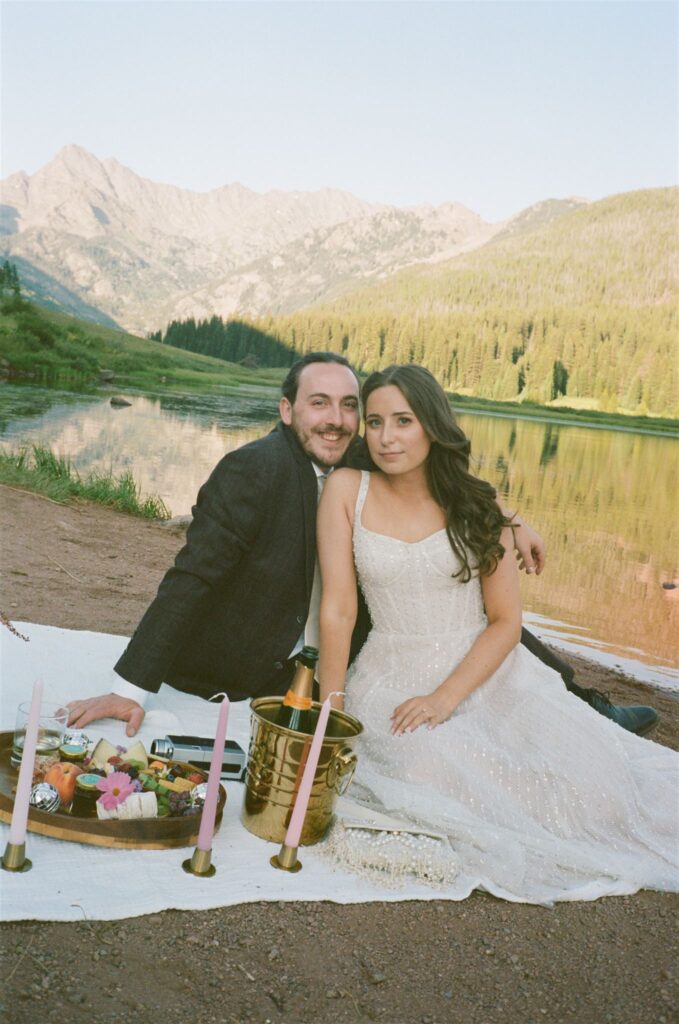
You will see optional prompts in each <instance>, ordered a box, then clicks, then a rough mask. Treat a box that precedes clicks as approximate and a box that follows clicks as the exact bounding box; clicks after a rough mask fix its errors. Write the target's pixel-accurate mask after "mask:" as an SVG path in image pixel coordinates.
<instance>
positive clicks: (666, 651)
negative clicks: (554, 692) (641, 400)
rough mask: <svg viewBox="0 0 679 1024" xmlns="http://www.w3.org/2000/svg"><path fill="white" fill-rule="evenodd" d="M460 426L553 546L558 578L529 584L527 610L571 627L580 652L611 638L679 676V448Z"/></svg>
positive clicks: (554, 429)
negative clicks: (678, 583)
mask: <svg viewBox="0 0 679 1024" xmlns="http://www.w3.org/2000/svg"><path fill="white" fill-rule="evenodd" d="M460 423H461V425H462V426H463V428H464V429H465V431H466V432H467V433H468V434H469V436H470V437H471V440H472V452H473V454H474V455H475V456H477V457H478V459H479V465H478V471H479V473H480V475H482V476H485V477H487V478H488V479H489V480H491V482H492V483H494V484H495V485H496V487H497V488H498V490H499V491H500V493H501V494H502V495H503V499H504V500H505V501H506V502H507V504H508V506H509V507H511V508H518V509H519V511H520V512H521V514H522V515H523V516H524V518H526V519H527V520H528V521H529V522H530V523H533V524H535V525H536V526H537V527H538V528H539V529H540V531H541V532H542V533H543V535H544V536H545V538H546V540H547V543H548V550H549V567H548V571H547V572H546V573H545V574H543V575H542V576H540V577H539V578H535V577H533V578H524V579H523V580H522V594H523V599H524V604H525V607H526V609H528V610H529V611H530V612H532V613H534V614H536V615H539V616H541V617H544V618H545V619H547V620H558V621H559V622H562V623H568V624H569V627H570V633H571V636H572V637H575V636H576V635H577V633H578V632H579V634H580V636H579V638H578V639H579V646H590V645H591V646H592V647H595V646H596V645H597V644H598V642H599V641H601V640H605V641H606V642H607V643H608V644H609V645H612V647H613V648H614V649H615V650H616V651H617V652H619V653H620V654H621V655H622V656H624V657H625V658H629V659H632V660H639V661H642V662H646V663H653V664H656V665H658V664H660V665H661V666H662V665H664V666H665V667H666V668H667V669H669V671H667V672H664V673H663V675H664V676H666V677H667V678H670V677H671V676H673V675H674V676H675V678H679V673H677V672H676V664H677V660H678V655H679V647H678V642H677V637H678V636H679V590H664V589H663V586H662V584H663V583H665V582H671V581H673V580H676V579H677V577H678V576H679V565H678V564H677V562H678V556H679V517H677V514H676V503H677V497H676V481H677V479H678V477H679V444H678V443H677V441H676V440H674V439H672V438H661V437H649V436H647V435H641V434H632V433H620V432H616V431H612V430H610V431H609V430H590V429H588V428H586V427H564V426H559V425H556V424H544V423H537V422H531V421H528V420H502V419H499V418H495V417H494V418H490V417H485V416H461V417H460ZM553 628H554V627H553ZM558 632H559V631H558V629H557V633H558ZM671 666H675V670H674V672H673V671H671Z"/></svg>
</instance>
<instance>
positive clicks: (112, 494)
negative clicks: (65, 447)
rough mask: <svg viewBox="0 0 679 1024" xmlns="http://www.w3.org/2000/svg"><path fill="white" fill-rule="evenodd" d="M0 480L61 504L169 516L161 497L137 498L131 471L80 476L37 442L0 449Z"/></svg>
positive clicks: (137, 491)
mask: <svg viewBox="0 0 679 1024" xmlns="http://www.w3.org/2000/svg"><path fill="white" fill-rule="evenodd" d="M0 483H3V484H8V485H10V486H19V487H21V488H24V489H25V490H30V491H35V492H36V493H37V494H42V495H43V496H44V497H46V498H50V499H51V500H52V501H57V502H60V503H62V504H66V503H67V502H70V501H73V500H74V499H76V500H77V499H81V500H85V501H93V502H95V503H97V504H99V505H108V506H109V507H111V508H114V509H117V510H118V511H119V512H127V513H128V515H132V516H141V517H142V518H144V519H169V518H170V511H169V509H168V508H167V506H166V505H165V503H164V501H163V500H162V499H161V498H159V497H157V496H156V495H151V496H150V497H146V498H142V497H141V495H140V493H139V487H138V486H137V484H136V483H135V482H134V479H133V478H132V474H131V473H123V474H122V475H121V476H118V477H114V476H112V474H110V473H91V474H90V475H89V476H87V477H85V478H83V477H81V476H80V474H79V473H78V471H77V470H75V469H74V468H73V466H72V465H71V463H70V460H69V459H65V458H62V457H61V456H59V455H55V454H54V452H53V451H51V449H49V448H44V447H42V446H41V445H32V446H31V447H30V448H21V449H20V450H19V451H16V452H0Z"/></svg>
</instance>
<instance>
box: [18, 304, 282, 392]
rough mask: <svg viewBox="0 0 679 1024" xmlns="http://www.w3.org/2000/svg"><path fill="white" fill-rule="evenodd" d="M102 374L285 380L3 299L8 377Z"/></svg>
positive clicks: (127, 378)
mask: <svg viewBox="0 0 679 1024" xmlns="http://www.w3.org/2000/svg"><path fill="white" fill-rule="evenodd" d="M102 370H111V371H113V373H114V375H115V377H114V380H115V382H116V384H120V383H125V384H128V385H135V386H137V387H154V388H155V387H158V386H159V385H161V386H166V387H173V386H181V387H190V388H191V389H192V390H198V389H199V388H203V387H212V386H216V385H218V386H222V387H223V386H225V385H250V384H256V385H272V386H277V385H278V383H279V381H280V378H281V371H280V370H279V371H278V372H276V371H267V370H252V369H249V368H246V367H245V366H239V365H237V364H235V363H225V362H224V361H223V360H221V359H213V358H211V357H209V356H204V355H199V354H196V353H192V352H185V351H182V350H181V349H178V348H173V347H171V346H169V345H162V344H160V343H159V342H158V341H152V340H148V339H145V338H136V337H134V336H133V335H131V334H125V333H124V332H123V331H118V330H114V329H112V328H109V327H103V326H100V325H98V324H93V323H86V322H84V321H82V320H77V319H76V318H75V317H72V316H70V315H68V314H65V313H57V312H53V311H50V310H46V309H43V308H40V307H38V306H34V305H32V304H31V303H29V302H26V301H25V300H24V299H23V298H21V296H17V295H13V296H11V297H5V298H4V299H2V301H1V302H0V374H1V375H2V376H4V377H5V378H7V377H9V378H12V379H14V378H16V379H21V378H24V379H35V380H40V381H56V380H60V381H65V380H68V381H71V382H78V383H81V384H84V385H86V384H90V383H97V382H99V380H100V378H101V371H102Z"/></svg>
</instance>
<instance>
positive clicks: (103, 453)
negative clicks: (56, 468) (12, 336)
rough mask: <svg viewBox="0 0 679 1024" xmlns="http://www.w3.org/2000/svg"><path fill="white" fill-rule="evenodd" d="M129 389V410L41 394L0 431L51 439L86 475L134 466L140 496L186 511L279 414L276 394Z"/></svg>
mask: <svg viewBox="0 0 679 1024" xmlns="http://www.w3.org/2000/svg"><path fill="white" fill-rule="evenodd" d="M21 390H22V391H23V394H22V396H21V398H22V402H23V407H25V405H26V403H27V396H26V393H25V389H21ZM35 390H36V391H38V390H40V389H35ZM2 394H3V395H4V394H5V392H4V391H3V393H2ZM126 394H127V396H128V399H129V400H130V401H131V403H132V404H131V405H130V406H129V407H125V408H116V407H114V406H112V405H111V404H110V400H109V398H108V397H104V398H102V397H101V396H92V397H90V398H85V399H83V397H82V396H79V398H78V402H77V404H75V405H74V404H68V405H67V404H63V405H58V404H55V405H52V406H51V407H48V408H44V405H43V402H42V396H37V395H36V400H37V401H36V404H37V406H38V408H37V409H36V411H35V412H34V414H33V415H26V414H25V412H24V411H23V410H22V412H21V413H20V414H19V415H17V416H16V417H15V418H12V419H11V421H10V422H9V424H8V425H7V426H6V427H5V429H3V430H0V439H1V440H2V444H3V447H5V448H7V447H12V448H16V447H18V446H19V445H21V444H26V443H38V444H45V445H49V446H51V447H52V449H53V450H54V451H55V452H57V453H58V454H59V455H66V456H68V457H69V458H70V459H71V462H72V464H73V466H74V467H75V468H76V469H77V470H78V471H79V472H81V473H83V474H84V473H89V472H91V471H93V470H103V471H109V470H110V471H111V472H113V473H114V474H116V475H117V474H119V473H122V472H124V471H125V470H130V471H131V472H132V474H133V476H134V479H135V480H136V481H137V483H138V484H139V486H140V488H141V491H142V493H143V494H159V495H160V497H161V498H162V499H163V501H164V502H165V504H166V505H167V506H168V508H170V509H171V511H172V513H173V515H182V514H184V513H187V512H190V511H191V506H192V505H193V502H194V500H195V497H196V494H197V492H198V488H199V487H200V485H201V484H202V483H203V482H204V481H205V480H206V479H207V477H208V476H209V474H210V472H211V471H212V469H213V467H214V466H215V465H216V463H217V462H219V460H220V459H221V458H222V456H223V455H225V454H226V452H228V451H232V450H233V449H234V448H238V447H239V446H240V445H242V444H245V443H246V442H248V441H254V440H255V438H257V437H260V436H261V435H262V434H263V433H265V432H266V431H267V430H268V429H270V428H271V427H272V426H273V424H274V423H275V419H276V411H277V402H276V400H275V399H274V398H273V397H265V398H261V397H253V396H241V395H232V394H225V395H220V396H214V395H206V396H202V395H200V396H188V395H170V396H165V395H163V396H162V397H150V398H149V397H146V396H144V395H134V394H129V393H128V392H126Z"/></svg>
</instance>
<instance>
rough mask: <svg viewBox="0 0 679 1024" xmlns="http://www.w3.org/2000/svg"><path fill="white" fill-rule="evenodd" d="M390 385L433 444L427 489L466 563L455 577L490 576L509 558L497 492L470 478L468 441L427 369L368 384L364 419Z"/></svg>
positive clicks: (407, 369)
mask: <svg viewBox="0 0 679 1024" xmlns="http://www.w3.org/2000/svg"><path fill="white" fill-rule="evenodd" d="M389 385H394V386H395V387H397V388H398V389H399V391H401V392H402V394H403V395H404V397H405V399H406V401H407V402H408V404H409V406H410V408H411V409H412V410H413V412H414V413H415V415H416V416H417V418H418V420H419V421H420V423H421V424H422V427H423V429H424V431H425V433H426V434H427V437H428V438H429V440H430V441H431V448H430V450H429V455H428V456H427V462H426V474H427V483H428V485H429V490H430V492H431V494H432V497H433V498H434V500H435V501H436V502H437V503H438V504H439V505H440V506H441V508H442V509H443V511H444V513H445V517H446V532H447V534H448V539H449V541H450V546H451V547H452V549H453V551H454V552H455V554H456V555H457V556H458V558H459V559H460V562H461V563H462V568H461V569H460V570H459V571H458V572H456V573H454V574H453V575H454V576H456V577H457V576H459V577H460V579H461V582H463V583H467V582H468V581H469V580H470V579H471V578H472V573H473V572H476V571H478V572H479V573H480V574H481V575H482V576H486V575H490V574H491V573H492V572H494V571H495V569H496V568H497V565H498V562H499V560H500V559H501V558H502V556H503V555H504V553H505V549H504V548H503V546H502V544H501V543H500V534H501V532H502V528H503V526H505V525H507V522H508V520H507V519H506V518H505V516H504V515H503V514H502V512H501V510H500V508H499V506H498V504H497V502H496V500H495V493H496V492H495V488H494V487H491V485H490V484H489V483H487V482H486V481H485V480H479V478H478V477H476V476H474V475H473V474H472V473H470V472H469V454H470V451H471V446H470V443H469V439H468V438H467V436H466V434H465V433H464V431H463V430H461V429H460V427H459V426H458V425H457V423H456V422H455V417H454V415H453V411H452V409H451V407H450V403H449V401H448V399H447V397H446V394H445V392H444V390H443V388H442V387H441V385H440V384H439V383H438V381H437V380H436V378H435V377H433V376H432V374H431V373H430V372H429V370H426V369H425V368H424V366H416V365H414V364H412V363H411V364H405V365H401V366H398V365H393V366H388V367H387V368H386V369H385V370H378V371H376V372H375V373H371V374H370V376H369V377H368V378H367V380H366V381H365V383H364V385H363V391H362V394H361V399H362V402H363V411H364V413H365V412H366V411H367V405H368V398H369V397H370V395H371V394H372V393H373V391H376V390H377V389H378V388H383V387H388V386H389ZM470 556H471V560H470ZM472 562H473V563H474V564H472Z"/></svg>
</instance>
